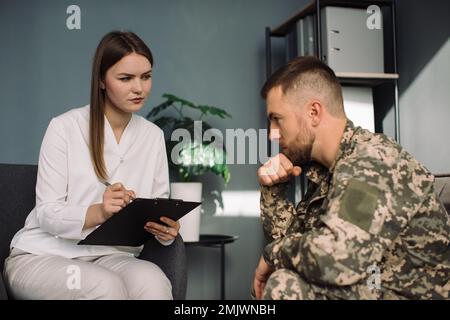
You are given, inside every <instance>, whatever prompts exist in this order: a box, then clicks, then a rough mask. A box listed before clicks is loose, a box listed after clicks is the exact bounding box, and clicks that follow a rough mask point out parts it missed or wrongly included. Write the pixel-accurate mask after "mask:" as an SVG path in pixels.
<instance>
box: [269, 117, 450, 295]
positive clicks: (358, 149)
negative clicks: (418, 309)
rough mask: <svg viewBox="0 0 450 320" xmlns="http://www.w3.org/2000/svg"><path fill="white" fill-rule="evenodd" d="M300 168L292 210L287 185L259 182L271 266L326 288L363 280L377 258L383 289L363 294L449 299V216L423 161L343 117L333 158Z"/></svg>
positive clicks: (358, 282) (349, 284)
mask: <svg viewBox="0 0 450 320" xmlns="http://www.w3.org/2000/svg"><path fill="white" fill-rule="evenodd" d="M303 170H304V172H305V174H306V176H307V178H308V188H307V192H306V194H305V196H304V197H303V199H302V201H301V202H300V203H299V204H298V206H297V207H296V208H295V207H294V205H293V204H292V203H291V202H290V201H288V200H286V198H285V196H284V192H285V188H286V185H285V184H279V185H275V186H272V187H262V188H261V219H262V223H263V227H264V232H265V235H266V237H267V238H268V239H269V241H270V243H269V244H268V245H267V246H266V247H265V249H264V258H265V260H266V261H267V262H268V263H269V264H271V265H273V266H274V267H275V268H277V269H279V268H287V269H291V270H294V271H297V272H298V273H299V274H300V275H301V276H302V277H303V278H304V279H305V280H306V281H308V282H310V283H313V284H317V285H321V286H323V285H326V286H331V287H336V286H338V287H340V286H351V285H354V284H363V283H366V281H367V279H368V277H369V275H371V274H372V273H371V270H370V266H373V265H375V267H376V268H377V269H378V268H379V269H378V270H379V271H380V275H381V277H380V280H381V289H380V290H377V292H376V293H375V294H374V295H372V296H370V297H369V298H386V299H387V298H390V297H392V298H411V299H436V298H449V291H450V281H449V278H450V249H449V243H450V219H449V216H448V214H447V212H446V211H445V209H444V207H443V206H442V204H441V203H440V201H439V199H438V198H437V196H436V195H435V192H434V177H433V175H432V174H430V173H429V171H428V170H427V169H426V168H425V167H424V166H423V165H422V164H420V163H419V162H418V161H417V160H415V159H414V158H413V157H412V156H411V155H410V154H408V153H407V152H406V151H405V150H403V149H402V147H401V146H399V145H398V144H397V143H396V142H394V141H393V140H391V139H389V138H388V137H386V136H385V135H382V134H373V133H371V132H369V131H367V130H364V129H362V128H360V127H355V126H354V125H353V123H352V122H351V121H350V120H348V122H347V125H346V128H345V131H344V134H343V137H342V139H341V143H340V147H339V151H338V154H337V157H336V159H335V161H334V163H333V165H332V166H331V167H330V168H329V169H327V168H325V167H324V166H322V165H320V164H317V163H316V164H314V165H312V166H311V167H309V168H303ZM369 271H370V272H369Z"/></svg>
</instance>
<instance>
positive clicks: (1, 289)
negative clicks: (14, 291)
mask: <svg viewBox="0 0 450 320" xmlns="http://www.w3.org/2000/svg"><path fill="white" fill-rule="evenodd" d="M0 300H8V295H7V294H6V288H5V285H4V283H3V276H2V274H1V272H0Z"/></svg>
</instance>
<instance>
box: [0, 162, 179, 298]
mask: <svg viewBox="0 0 450 320" xmlns="http://www.w3.org/2000/svg"><path fill="white" fill-rule="evenodd" d="M36 177H37V166H36V165H14V164H0V271H1V272H0V273H3V264H4V261H5V259H6V258H7V257H8V255H9V251H10V250H9V245H10V243H11V240H12V238H13V236H14V234H15V233H16V232H17V231H18V230H19V229H21V228H22V227H23V226H24V223H25V219H26V217H27V216H28V214H29V213H30V211H31V210H32V209H33V207H34V205H35V201H36V195H35V190H36ZM139 258H140V259H144V260H148V261H152V262H154V263H155V264H157V265H158V266H159V267H160V268H161V269H162V270H163V271H164V273H165V274H166V275H167V277H168V278H169V280H170V281H171V283H172V294H173V297H174V299H175V300H180V299H185V298H186V287H187V261H186V252H185V246H184V242H183V239H182V238H181V236H178V237H177V238H176V239H175V241H174V243H173V244H171V245H170V246H167V247H166V246H163V245H161V244H160V243H159V242H158V241H157V240H156V239H154V238H151V240H149V241H148V242H147V243H146V244H145V245H144V249H143V250H142V253H141V255H140V257H139ZM1 299H8V295H7V291H6V290H5V286H4V284H3V277H2V276H0V300H1Z"/></svg>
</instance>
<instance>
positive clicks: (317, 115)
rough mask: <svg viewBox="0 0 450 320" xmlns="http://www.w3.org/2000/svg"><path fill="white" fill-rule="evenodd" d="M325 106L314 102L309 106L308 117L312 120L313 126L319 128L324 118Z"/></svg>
mask: <svg viewBox="0 0 450 320" xmlns="http://www.w3.org/2000/svg"><path fill="white" fill-rule="evenodd" d="M323 108H324V107H323V105H322V103H321V102H320V101H317V100H314V101H312V102H311V103H310V104H309V106H308V117H309V118H310V120H311V125H312V126H313V127H317V126H318V125H319V124H320V121H321V120H322V117H323V113H324V110H323Z"/></svg>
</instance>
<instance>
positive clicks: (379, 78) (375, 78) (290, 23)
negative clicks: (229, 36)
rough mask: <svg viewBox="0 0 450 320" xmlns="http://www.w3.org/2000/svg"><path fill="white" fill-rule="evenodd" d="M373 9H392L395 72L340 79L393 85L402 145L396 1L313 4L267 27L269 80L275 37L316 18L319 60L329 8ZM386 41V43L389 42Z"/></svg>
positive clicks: (322, 1)
mask: <svg viewBox="0 0 450 320" xmlns="http://www.w3.org/2000/svg"><path fill="white" fill-rule="evenodd" d="M370 5H378V6H380V7H389V8H390V15H391V23H392V44H391V47H392V72H387V73H354V72H337V73H336V76H337V77H338V79H339V80H340V81H341V83H342V84H345V85H352V86H366V87H377V86H379V85H381V84H385V83H392V84H393V88H394V113H395V139H396V140H397V141H398V142H400V117H399V102H398V79H399V74H398V71H397V46H396V26H395V25H396V22H395V0H370V1H367V0H313V1H312V2H311V3H310V4H308V5H307V6H306V7H304V8H303V9H302V10H301V11H300V12H297V13H295V14H294V15H293V16H292V17H290V18H288V19H287V20H286V21H284V22H282V23H281V24H280V25H279V26H277V27H275V28H273V29H272V28H270V27H266V76H267V78H268V77H270V75H271V74H272V49H271V38H272V37H278V38H279V37H286V36H287V35H288V34H289V33H290V32H291V31H292V30H293V28H295V25H296V23H297V22H298V21H299V20H300V19H302V18H304V17H306V16H309V15H313V16H314V17H315V21H314V24H315V29H316V33H315V44H316V50H315V51H316V56H318V57H321V56H322V54H321V51H322V48H321V43H322V34H321V33H322V32H321V14H320V12H321V9H322V8H323V7H326V6H339V7H351V8H367V7H368V6H370ZM385 41H386V40H385Z"/></svg>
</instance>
